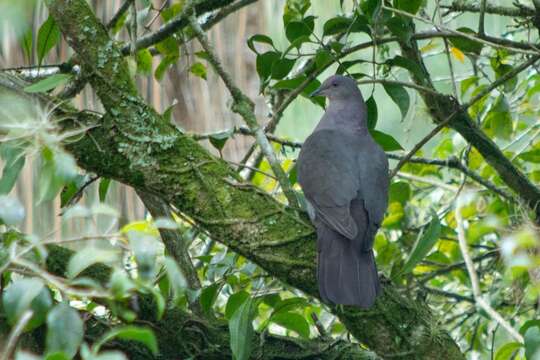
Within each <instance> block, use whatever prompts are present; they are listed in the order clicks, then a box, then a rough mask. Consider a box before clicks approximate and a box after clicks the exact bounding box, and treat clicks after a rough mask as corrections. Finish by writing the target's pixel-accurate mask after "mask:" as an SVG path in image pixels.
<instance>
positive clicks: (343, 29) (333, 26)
mask: <svg viewBox="0 0 540 360" xmlns="http://www.w3.org/2000/svg"><path fill="white" fill-rule="evenodd" d="M367 23H368V20H367V18H366V17H365V16H363V15H358V14H356V15H355V17H353V18H349V17H346V16H336V17H334V18H331V19H330V20H328V21H326V22H325V23H324V26H323V36H329V35H335V34H341V33H347V32H348V33H354V32H365V33H368V34H369V33H370V30H369V27H368V25H367Z"/></svg>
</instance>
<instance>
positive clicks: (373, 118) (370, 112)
mask: <svg viewBox="0 0 540 360" xmlns="http://www.w3.org/2000/svg"><path fill="white" fill-rule="evenodd" d="M366 108H367V127H368V129H370V130H371V129H375V125H377V103H376V102H375V99H374V98H373V96H370V97H369V99H367V101H366Z"/></svg>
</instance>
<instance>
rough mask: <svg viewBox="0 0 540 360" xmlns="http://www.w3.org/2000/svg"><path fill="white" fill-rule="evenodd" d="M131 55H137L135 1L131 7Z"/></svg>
mask: <svg viewBox="0 0 540 360" xmlns="http://www.w3.org/2000/svg"><path fill="white" fill-rule="evenodd" d="M130 25H131V26H130V32H131V34H130V35H131V54H133V55H135V54H137V2H136V1H134V2H133V4H132V6H131V24H130Z"/></svg>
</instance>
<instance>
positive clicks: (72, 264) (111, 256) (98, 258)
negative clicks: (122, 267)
mask: <svg viewBox="0 0 540 360" xmlns="http://www.w3.org/2000/svg"><path fill="white" fill-rule="evenodd" d="M117 259H118V257H117V254H116V252H114V251H113V250H105V249H98V248H95V247H93V246H88V247H85V248H83V249H81V250H78V251H77V252H76V253H75V254H74V255H73V256H72V257H71V258H70V259H69V262H68V266H67V271H66V274H67V276H68V277H69V278H70V279H73V278H74V277H75V276H77V275H79V274H80V273H81V272H82V271H84V270H85V269H86V268H88V267H90V266H92V265H94V264H97V263H104V264H107V263H112V262H114V261H116V260H117Z"/></svg>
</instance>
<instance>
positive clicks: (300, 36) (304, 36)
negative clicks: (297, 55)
mask: <svg viewBox="0 0 540 360" xmlns="http://www.w3.org/2000/svg"><path fill="white" fill-rule="evenodd" d="M314 20H315V18H314V17H313V16H308V17H306V18H305V19H302V20H293V21H290V22H289V23H288V24H287V26H286V27H285V35H286V36H287V39H288V40H289V42H291V43H294V44H295V46H296V47H299V46H300V45H301V44H302V43H303V42H305V41H308V40H309V36H310V35H311V33H312V32H313V28H314V26H315V21H314Z"/></svg>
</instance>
